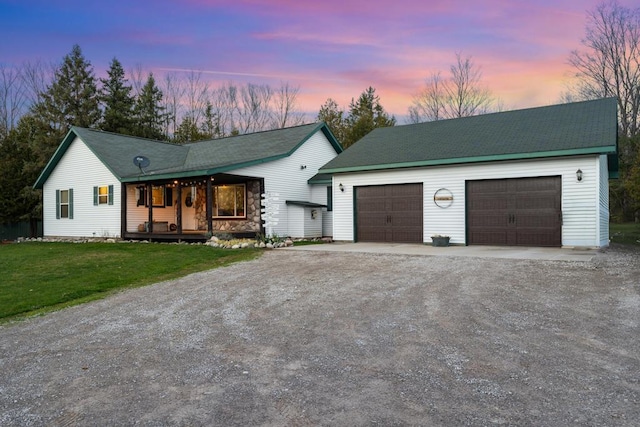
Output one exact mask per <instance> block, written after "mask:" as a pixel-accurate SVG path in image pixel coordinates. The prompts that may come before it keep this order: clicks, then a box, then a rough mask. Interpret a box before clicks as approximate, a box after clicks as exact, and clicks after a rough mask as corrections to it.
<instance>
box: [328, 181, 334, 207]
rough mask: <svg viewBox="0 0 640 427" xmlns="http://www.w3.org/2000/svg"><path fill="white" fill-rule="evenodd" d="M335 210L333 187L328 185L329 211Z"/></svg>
mask: <svg viewBox="0 0 640 427" xmlns="http://www.w3.org/2000/svg"><path fill="white" fill-rule="evenodd" d="M332 210H333V187H332V186H328V187H327V212H331V211H332Z"/></svg>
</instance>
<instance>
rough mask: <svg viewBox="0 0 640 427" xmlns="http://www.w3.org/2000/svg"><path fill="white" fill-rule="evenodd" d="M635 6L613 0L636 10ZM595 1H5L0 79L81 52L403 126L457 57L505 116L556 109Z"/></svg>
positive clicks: (98, 67)
mask: <svg viewBox="0 0 640 427" xmlns="http://www.w3.org/2000/svg"><path fill="white" fill-rule="evenodd" d="M634 1H635V0H627V1H625V0H619V3H620V4H622V5H625V6H632V4H631V3H632V2H634ZM601 2H602V0H535V1H534V0H527V1H524V0H477V1H473V0H468V1H464V0H386V1H378V0H323V1H307V0H181V1H170V0H153V1H151V0H126V1H125V0H109V1H90V0H0V40H1V42H0V65H4V66H13V65H15V66H19V65H20V64H21V63H23V62H24V61H36V60H41V61H45V62H55V63H59V62H60V61H61V60H62V58H63V57H64V56H65V55H66V54H68V53H69V52H70V51H71V49H72V47H73V45H74V44H78V45H79V46H80V47H81V49H82V52H83V54H84V56H85V58H86V59H87V60H89V61H90V62H91V64H92V65H93V67H94V71H95V73H96V75H97V76H98V77H101V76H105V75H106V70H107V69H108V67H109V63H110V62H111V60H112V59H113V58H114V57H116V58H117V59H118V60H119V61H120V62H121V63H122V64H123V66H124V68H125V70H127V71H128V70H130V69H132V68H133V67H138V66H139V67H141V68H142V69H144V70H145V71H151V72H153V73H154V76H156V77H160V78H161V77H162V76H163V75H164V74H165V73H168V72H178V73H182V72H186V73H188V72H190V71H197V72H201V73H202V76H203V78H206V79H207V80H208V81H210V82H211V84H212V85H214V86H215V85H219V84H222V83H225V82H228V81H234V82H236V83H238V84H241V83H255V84H269V85H270V86H272V87H273V88H277V87H280V85H281V84H282V83H283V82H286V83H289V84H290V85H292V86H296V87H299V95H298V104H299V109H300V110H302V111H305V112H307V113H308V114H309V116H310V119H311V120H313V119H314V118H315V115H317V112H318V110H319V109H320V106H321V105H322V104H324V102H325V101H326V100H327V99H328V98H332V99H334V100H335V101H336V102H338V104H339V105H340V107H342V108H344V109H347V108H348V105H349V102H350V101H351V99H352V98H358V96H359V95H360V94H361V93H362V92H363V91H364V90H365V89H366V88H368V87H369V86H371V87H373V88H375V89H376V94H377V95H379V97H380V102H381V104H382V105H383V107H384V108H385V109H386V110H387V112H389V113H390V114H393V115H395V116H396V117H397V118H398V122H399V123H402V122H403V117H406V115H407V109H408V107H409V106H410V105H411V102H412V99H413V96H414V95H416V94H417V93H418V92H419V91H420V89H421V88H423V87H424V84H425V80H426V79H427V78H428V77H429V76H430V75H432V74H433V73H436V72H442V74H443V75H444V76H446V75H448V73H449V68H450V66H451V65H452V64H454V63H455V61H456V53H459V54H461V56H462V57H471V59H472V61H473V63H474V64H475V65H476V67H478V68H479V69H480V71H481V72H482V82H483V84H484V85H485V86H486V87H487V88H488V89H489V90H490V91H491V93H492V94H493V96H495V97H496V98H498V99H499V100H500V101H501V104H502V109H504V110H512V109H520V108H529V107H536V106H542V105H550V104H555V103H558V102H559V98H560V95H561V93H562V92H563V91H565V90H566V86H567V84H568V82H569V79H570V76H571V72H572V68H571V66H570V65H569V64H568V58H569V55H570V52H571V51H572V50H576V49H581V48H582V45H581V39H582V38H583V37H584V35H585V25H586V23H587V12H588V11H591V10H593V9H594V8H595V7H596V6H597V5H598V4H599V3H601Z"/></svg>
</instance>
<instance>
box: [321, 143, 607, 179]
mask: <svg viewBox="0 0 640 427" xmlns="http://www.w3.org/2000/svg"><path fill="white" fill-rule="evenodd" d="M615 152H616V147H615V145H610V146H601V147H589V148H576V149H570V150H555V151H539V152H534V153H514V154H497V155H491V156H477V157H459V158H453V159H435V160H422V161H417V162H403V163H385V164H378V165H361V166H347V167H337V168H327V169H325V168H320V170H319V172H320V173H345V172H365V171H377V170H386V169H401V168H402V169H404V168H415V167H423V166H444V165H454V164H464V163H484V162H497V161H504V160H526V159H541V158H547V157H567V156H579V155H585V154H610V153H615Z"/></svg>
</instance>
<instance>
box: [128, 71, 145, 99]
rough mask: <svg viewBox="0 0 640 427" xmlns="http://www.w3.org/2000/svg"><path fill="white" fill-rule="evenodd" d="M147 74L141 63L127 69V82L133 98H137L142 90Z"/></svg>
mask: <svg viewBox="0 0 640 427" xmlns="http://www.w3.org/2000/svg"><path fill="white" fill-rule="evenodd" d="M148 76H149V75H148V73H146V72H145V71H144V69H143V68H142V65H141V64H136V65H134V66H133V67H132V68H131V69H130V70H129V82H130V83H131V87H132V89H133V93H132V95H133V97H134V98H137V97H138V96H139V95H140V92H142V88H143V87H144V84H145V83H146V81H147V77H148Z"/></svg>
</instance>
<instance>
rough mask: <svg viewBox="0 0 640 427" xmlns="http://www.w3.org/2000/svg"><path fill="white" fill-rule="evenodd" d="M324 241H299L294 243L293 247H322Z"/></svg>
mask: <svg viewBox="0 0 640 427" xmlns="http://www.w3.org/2000/svg"><path fill="white" fill-rule="evenodd" d="M324 243H325V242H323V241H322V240H297V241H295V242H293V246H307V245H322V244H324Z"/></svg>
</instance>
